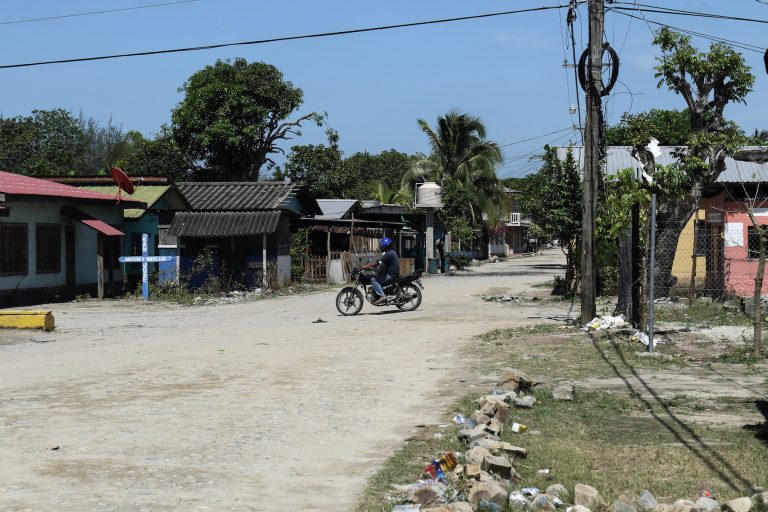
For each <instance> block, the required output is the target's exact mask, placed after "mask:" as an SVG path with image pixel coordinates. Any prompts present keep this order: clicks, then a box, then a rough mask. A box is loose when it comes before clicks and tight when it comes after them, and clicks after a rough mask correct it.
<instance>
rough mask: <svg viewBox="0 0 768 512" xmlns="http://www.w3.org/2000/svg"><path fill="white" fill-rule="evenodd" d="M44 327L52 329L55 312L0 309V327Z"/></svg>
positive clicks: (47, 329)
mask: <svg viewBox="0 0 768 512" xmlns="http://www.w3.org/2000/svg"><path fill="white" fill-rule="evenodd" d="M3 327H5V328H8V329H42V330H44V331H52V330H53V327H54V322H53V313H52V312H50V311H18V310H17V311H14V310H0V328H3Z"/></svg>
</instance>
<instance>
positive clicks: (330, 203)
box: [316, 199, 358, 219]
mask: <svg viewBox="0 0 768 512" xmlns="http://www.w3.org/2000/svg"><path fill="white" fill-rule="evenodd" d="M317 204H318V205H319V206H320V209H321V210H322V211H323V214H322V215H317V216H316V217H317V218H318V219H343V218H344V217H345V216H346V215H347V214H348V213H349V211H350V210H351V209H352V208H354V207H355V206H356V205H357V204H358V202H357V200H356V199H318V200H317Z"/></svg>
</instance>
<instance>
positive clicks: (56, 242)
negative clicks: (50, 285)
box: [35, 224, 61, 274]
mask: <svg viewBox="0 0 768 512" xmlns="http://www.w3.org/2000/svg"><path fill="white" fill-rule="evenodd" d="M36 228H37V230H36V233H35V242H36V244H37V245H36V250H35V254H36V255H37V273H38V274H49V273H50V274H54V273H58V272H61V225H60V224H37V226H36Z"/></svg>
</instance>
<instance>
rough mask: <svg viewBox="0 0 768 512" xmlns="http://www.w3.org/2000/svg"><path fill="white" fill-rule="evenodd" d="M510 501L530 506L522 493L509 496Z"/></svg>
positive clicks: (518, 492) (517, 492) (516, 492)
mask: <svg viewBox="0 0 768 512" xmlns="http://www.w3.org/2000/svg"><path fill="white" fill-rule="evenodd" d="M509 501H510V502H515V503H524V504H528V500H526V499H525V495H524V494H523V493H521V492H520V491H515V492H513V493H512V494H510V495H509Z"/></svg>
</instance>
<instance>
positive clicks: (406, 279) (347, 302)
mask: <svg viewBox="0 0 768 512" xmlns="http://www.w3.org/2000/svg"><path fill="white" fill-rule="evenodd" d="M422 272H423V270H417V271H416V272H414V273H413V274H409V275H407V276H403V277H400V278H398V279H396V280H395V282H394V283H392V284H389V285H387V286H385V287H384V296H385V297H386V298H387V301H386V302H382V303H381V304H374V303H373V301H374V300H375V294H374V293H373V287H372V286H371V279H373V278H374V277H376V274H375V273H374V272H365V271H362V270H360V269H359V268H355V269H353V270H352V274H351V278H352V283H354V286H346V287H344V288H342V289H341V291H340V292H339V294H338V295H337V296H336V309H338V310H339V313H341V314H342V315H344V316H351V315H356V314H358V313H359V312H360V310H361V309H363V304H364V303H365V301H366V300H367V301H368V302H369V303H371V304H372V305H374V306H396V307H397V309H399V310H400V311H413V310H415V309H416V308H418V307H419V305H421V290H423V289H424V285H423V284H422V283H421V274H422Z"/></svg>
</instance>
